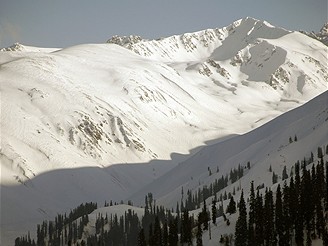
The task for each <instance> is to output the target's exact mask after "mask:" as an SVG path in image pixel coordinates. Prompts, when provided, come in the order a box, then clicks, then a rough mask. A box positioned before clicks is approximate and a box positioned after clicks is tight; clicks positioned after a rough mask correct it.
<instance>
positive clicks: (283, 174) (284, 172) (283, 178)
mask: <svg viewBox="0 0 328 246" xmlns="http://www.w3.org/2000/svg"><path fill="white" fill-rule="evenodd" d="M285 179H288V174H287V169H286V166H284V169H283V170H282V180H285Z"/></svg>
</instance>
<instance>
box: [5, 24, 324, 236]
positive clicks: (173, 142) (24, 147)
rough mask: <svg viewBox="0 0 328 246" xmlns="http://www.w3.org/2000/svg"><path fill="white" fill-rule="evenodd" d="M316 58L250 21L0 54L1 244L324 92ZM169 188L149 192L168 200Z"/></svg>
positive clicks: (318, 49) (293, 38)
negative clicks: (153, 37)
mask: <svg viewBox="0 0 328 246" xmlns="http://www.w3.org/2000/svg"><path fill="white" fill-rule="evenodd" d="M113 43H115V44H113ZM116 44H119V45H116ZM122 46H123V47H122ZM326 54H327V47H326V46H325V45H323V44H322V43H321V42H319V41H317V40H315V39H312V38H310V37H308V36H306V35H304V34H301V33H299V32H291V31H287V30H284V29H281V28H277V27H274V26H272V25H270V24H269V23H267V22H265V21H259V20H255V19H252V18H246V19H242V20H239V21H236V22H234V23H233V24H231V25H230V26H228V27H225V28H221V29H213V30H204V31H200V32H196V33H190V34H183V35H180V36H178V35H177V36H173V37H168V38H164V39H160V40H150V41H147V40H143V39H141V38H139V37H113V38H112V39H110V43H108V44H85V45H78V46H74V47H69V48H65V49H43V48H35V47H27V46H23V45H18V44H17V45H15V46H13V47H12V48H10V49H3V50H2V51H1V52H0V86H1V88H0V89H1V156H0V158H1V198H2V199H1V206H2V209H1V233H2V238H3V239H2V240H4V241H5V242H7V240H11V241H12V239H13V238H14V237H16V236H17V233H19V232H23V231H26V230H27V229H29V228H31V225H34V224H35V223H37V222H39V221H40V220H41V219H44V218H53V215H55V214H56V213H57V212H63V211H67V210H69V209H70V208H72V207H74V206H76V205H78V204H79V203H81V202H85V201H98V202H103V201H104V200H107V201H108V200H109V199H113V200H120V199H126V198H128V197H130V196H132V195H133V194H134V193H135V192H137V191H138V190H140V189H142V187H144V186H146V185H147V184H149V183H151V182H152V181H154V180H155V179H157V178H158V177H160V176H162V175H163V174H164V173H166V172H168V171H169V170H170V169H171V168H174V167H175V166H176V165H177V164H178V163H179V162H182V161H184V160H186V159H187V158H189V157H190V156H191V155H192V154H193V153H195V152H196V151H197V150H199V148H198V147H199V146H201V145H204V143H208V144H209V143H218V142H222V141H223V140H225V139H227V138H231V137H232V136H234V135H236V134H244V133H246V132H248V131H250V130H251V129H255V128H257V127H259V126H261V125H263V124H264V123H266V122H268V121H269V120H271V119H273V118H275V117H276V116H279V115H280V114H282V113H284V112H286V111H288V110H290V109H293V108H295V107H297V106H300V105H302V104H303V103H305V102H307V101H308V100H310V99H312V98H313V97H315V96H317V95H319V94H320V93H322V92H323V91H325V90H326V88H327V81H328V72H327V71H328V69H327V61H328V59H327V55H326ZM295 134H296V133H295ZM269 137H272V136H268V138H269ZM233 139H235V138H232V139H231V141H236V140H233ZM250 139H251V140H254V141H255V140H256V139H253V138H250ZM209 141H210V142H209ZM245 141H246V140H245ZM247 141H250V140H247ZM249 144H252V143H249ZM254 144H255V142H254ZM277 144H278V143H277ZM279 144H281V143H280V142H279ZM215 146H216V145H215ZM273 147H275V146H273ZM208 148H210V149H211V148H216V147H208ZM208 148H204V151H207V149H208ZM190 152H192V154H190ZM174 153H176V154H174ZM199 153H202V152H199ZM197 156H198V155H195V157H194V158H197ZM213 158H214V157H213ZM250 161H254V163H256V160H250ZM148 162H150V163H148ZM127 163H131V164H132V163H133V164H136V163H139V165H126V164H127ZM186 163H189V162H186ZM252 163H253V162H252ZM113 164H121V165H113ZM212 164H213V165H214V163H212ZM212 164H211V165H212ZM231 164H232V162H231V163H230V162H226V164H224V165H227V166H226V168H228V166H230V165H231ZM233 164H236V163H235V162H233ZM184 165H186V164H184ZM206 165H210V164H206ZM180 166H181V165H179V166H177V167H176V168H179V167H180ZM172 170H176V169H172ZM196 170H198V169H195V170H193V171H192V172H196V173H194V174H193V175H194V176H195V175H197V171H196ZM168 174H169V173H168ZM171 175H172V171H171ZM163 177H164V176H163ZM170 178H171V176H170ZM172 178H173V177H172ZM162 179H163V178H162ZM158 180H159V181H155V182H160V180H161V179H158ZM181 182H183V183H179V184H177V185H178V186H180V185H182V184H185V183H186V182H187V181H186V180H185V179H184V178H183V179H181ZM178 186H177V187H176V188H178ZM154 187H156V186H154ZM163 188H165V187H163ZM171 188H172V187H167V188H166V190H165V189H163V190H162V191H160V190H158V191H156V192H155V193H156V194H162V195H164V194H165V195H167V196H169V197H170V198H169V199H168V200H167V201H170V199H171V200H172V201H173V200H174V199H175V198H174V196H171V195H170V194H169V192H168V191H169V189H171ZM144 190H146V188H145V189H144ZM157 192H158V193H157ZM138 194H139V193H138ZM140 195H141V196H142V195H144V194H140ZM134 197H137V195H136V196H134ZM168 205H169V204H168Z"/></svg>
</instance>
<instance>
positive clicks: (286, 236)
mask: <svg viewBox="0 0 328 246" xmlns="http://www.w3.org/2000/svg"><path fill="white" fill-rule="evenodd" d="M292 178H293V177H292ZM289 197H290V191H289V187H288V186H287V183H286V182H285V183H284V188H283V200H282V203H283V206H282V208H283V237H282V238H281V239H280V238H279V245H290V242H291V235H290V232H291V229H292V220H291V216H290V204H289V202H290V198H289ZM276 225H277V223H276ZM280 242H281V243H280Z"/></svg>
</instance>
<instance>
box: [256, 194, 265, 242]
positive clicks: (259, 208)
mask: <svg viewBox="0 0 328 246" xmlns="http://www.w3.org/2000/svg"><path fill="white" fill-rule="evenodd" d="M254 220H255V241H256V244H255V245H263V242H264V235H263V198H262V195H260V192H259V190H257V194H256V206H255V218H254Z"/></svg>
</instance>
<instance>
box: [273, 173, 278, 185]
mask: <svg viewBox="0 0 328 246" xmlns="http://www.w3.org/2000/svg"><path fill="white" fill-rule="evenodd" d="M277 182H278V175H277V174H275V172H273V173H272V184H275V183H277Z"/></svg>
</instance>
